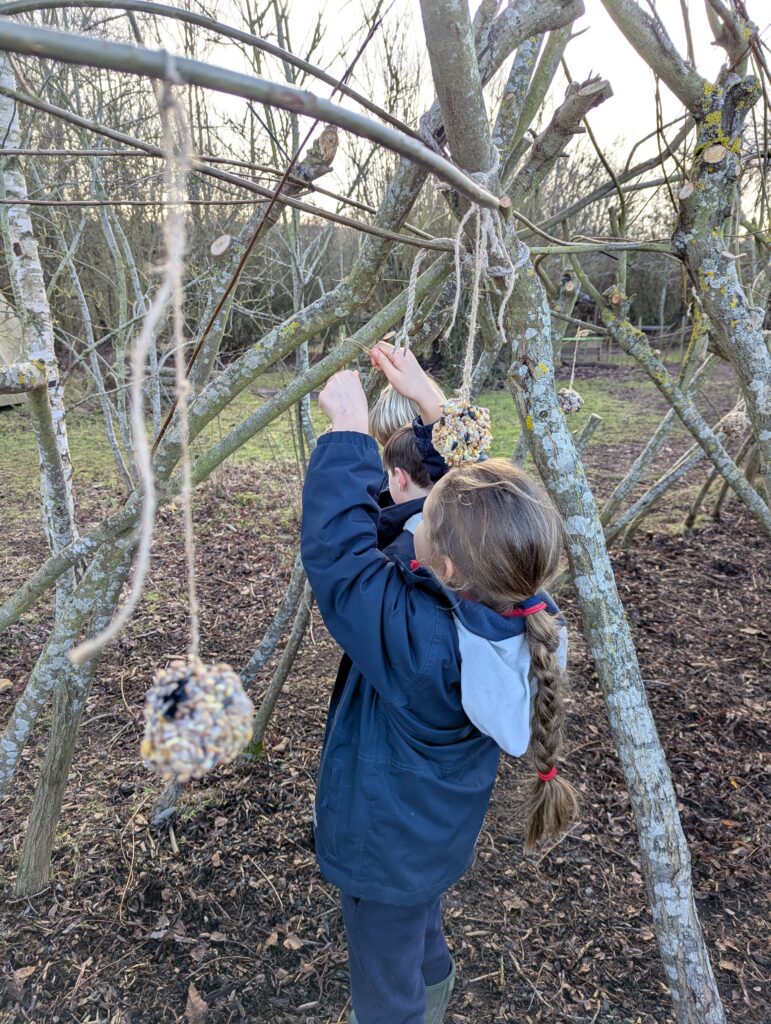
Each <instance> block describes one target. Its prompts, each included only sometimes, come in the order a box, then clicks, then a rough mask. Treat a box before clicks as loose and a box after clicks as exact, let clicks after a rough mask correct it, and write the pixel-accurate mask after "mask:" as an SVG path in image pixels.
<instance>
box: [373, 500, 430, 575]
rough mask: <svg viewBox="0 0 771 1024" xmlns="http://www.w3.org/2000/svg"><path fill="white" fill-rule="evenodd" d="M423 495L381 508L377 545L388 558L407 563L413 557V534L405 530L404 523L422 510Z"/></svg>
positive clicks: (424, 501) (423, 503)
mask: <svg viewBox="0 0 771 1024" xmlns="http://www.w3.org/2000/svg"><path fill="white" fill-rule="evenodd" d="M425 503H426V499H425V497H423V498H413V499H412V501H404V502H402V503H401V505H389V506H388V507H387V508H381V510H380V521H379V522H378V527H377V546H378V547H379V548H380V550H381V551H382V552H384V553H385V554H386V555H388V557H389V558H398V559H399V560H400V561H402V562H406V563H407V565H409V563H410V562H411V561H412V559H413V558H414V557H415V536H414V534H412V533H410V531H409V530H405V529H404V527H405V524H406V523H407V522H408V521H409V520H410V519H412V517H413V516H414V515H416V514H417V513H418V512H422V511H423V506H424V505H425Z"/></svg>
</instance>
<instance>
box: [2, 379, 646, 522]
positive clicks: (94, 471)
mask: <svg viewBox="0 0 771 1024" xmlns="http://www.w3.org/2000/svg"><path fill="white" fill-rule="evenodd" d="M288 378H289V373H288V371H285V370H278V371H275V372H273V373H271V374H270V375H268V376H265V377H262V378H261V379H260V381H259V386H260V388H262V389H264V388H270V387H273V388H275V387H280V386H282V384H285V383H286V382H287V380H288ZM560 383H561V385H567V380H563V381H561V382H560ZM630 384H631V382H627V381H625V382H624V388H626V387H628V386H630ZM618 386H619V385H618V383H617V382H614V381H612V380H608V381H604V380H602V379H597V380H583V381H580V382H579V390H580V393H581V395H582V397H583V399H584V406H583V408H582V409H581V411H580V412H579V413H574V414H573V415H572V416H571V417H570V419H569V425H570V428H571V430H579V431H580V430H581V428H582V427H583V425H584V423H585V422H586V420H587V419H588V418H589V416H590V415H591V413H596V414H597V415H599V416H601V417H602V419H603V423H602V425H601V427H600V428H599V429H598V430H597V432H596V434H595V435H594V439H593V442H592V443H600V444H617V443H623V442H626V441H632V440H639V439H640V438H643V437H645V436H646V435H647V434H649V433H650V432H651V431H652V429H653V428H654V427H655V425H656V424H657V423H658V421H659V419H660V413H658V412H657V411H655V409H653V408H651V403H646V401H645V391H644V388H647V389H648V393H649V394H651V395H652V394H653V391H654V389H653V385H651V384H650V383H646V382H644V381H641V382H639V384H637V383H635V384H634V385H633V386H634V388H635V390H636V391H639V393H640V401H639V402H636V403H634V406H633V407H632V406H631V404H630V402H629V401H628V400H627V399H623V398H620V397H618V396H617V395H614V394H613V392H614V390H618ZM265 401H266V399H265V398H264V397H263V396H260V395H258V394H256V388H255V389H247V390H246V391H244V392H242V393H241V394H240V395H239V396H238V397H237V398H236V399H235V401H233V402H232V403H231V404H230V405H229V406H228V407H227V408H226V409H225V410H224V411H223V412H222V413H221V415H220V416H218V417H217V418H216V419H215V420H213V421H212V422H211V423H210V424H209V425H208V426H207V427H206V428H205V429H204V430H203V431H202V433H201V434H200V435H199V437H198V438H196V441H195V442H194V444H193V454H194V456H195V455H198V454H201V453H202V452H203V451H205V450H206V449H207V448H209V447H210V446H211V445H213V444H216V443H217V442H218V441H219V440H220V439H221V438H222V437H224V436H225V435H226V434H227V433H228V431H229V430H231V429H232V428H233V427H234V426H236V425H237V424H238V423H240V422H242V421H243V420H244V419H245V418H246V417H247V416H249V415H250V414H251V413H252V412H253V411H254V410H255V408H257V407H259V406H260V405H262V404H263V403H264V402H265ZM480 404H482V405H485V406H487V407H488V408H489V409H490V414H491V417H492V423H493V436H494V445H493V454H495V455H510V454H511V453H512V451H513V450H514V446H515V444H516V441H517V437H518V436H519V421H518V418H517V414H516V410H515V408H514V402H513V400H512V397H511V395H510V393H509V392H508V391H507V390H505V389H502V390H500V391H488V392H485V393H484V394H483V395H480ZM311 415H312V419H313V423H314V426H315V428H316V430H317V432H318V433H321V432H323V431H324V430H325V429H326V425H327V423H326V419H325V417H324V416H323V414H322V413H321V411H320V409H319V407H318V404H317V403H316V402H313V404H312V409H311ZM67 430H68V435H69V439H70V449H71V453H72V462H73V467H74V471H75V488H76V491H77V488H78V485H79V484H81V483H83V484H85V485H87V486H89V487H92V486H94V485H97V486H99V487H101V488H103V489H107V490H108V491H114V493H115V501H116V502H118V501H119V500H120V496H119V491H118V475H117V471H116V467H115V462H114V459H113V455H112V452H111V450H110V447H109V444H108V442H107V438H106V436H105V430H104V424H103V422H102V419H101V417H100V416H99V415H95V414H94V413H93V412H90V411H89V412H87V411H85V410H84V409H83V408H82V407H79V408H76V409H74V410H73V411H72V413H71V414H70V415H69V417H68V421H67ZM231 459H232V460H233V461H235V462H252V461H258V462H269V461H289V462H291V463H293V464H296V463H297V462H299V439H298V433H297V424H296V420H295V416H294V412H293V411H289V412H286V413H283V414H282V415H281V416H279V417H278V418H277V419H276V420H274V422H273V423H271V424H270V426H269V427H267V428H266V429H265V430H263V431H262V432H260V433H259V434H257V435H256V436H255V437H253V438H251V439H249V440H248V441H247V442H246V443H245V444H243V445H242V446H241V448H239V449H238V451H237V452H235V453H234V455H233V456H231ZM0 479H2V481H3V490H4V496H5V497H6V501H4V503H3V506H4V507H3V518H4V520H5V521H6V522H9V521H12V520H18V519H19V518H21V517H22V516H29V515H30V514H34V515H37V514H38V512H37V510H38V505H39V486H40V481H39V469H38V455H37V445H36V442H35V437H34V433H33V430H32V423H31V420H30V417H29V414H28V412H27V409H26V407H25V406H23V405H20V406H15V407H12V408H8V409H5V410H3V411H2V412H0ZM235 497H236V499H237V501H238V503H239V504H243V505H244V506H246V505H248V504H250V503H251V501H252V499H253V496H252V495H241V494H239V495H236V496H235Z"/></svg>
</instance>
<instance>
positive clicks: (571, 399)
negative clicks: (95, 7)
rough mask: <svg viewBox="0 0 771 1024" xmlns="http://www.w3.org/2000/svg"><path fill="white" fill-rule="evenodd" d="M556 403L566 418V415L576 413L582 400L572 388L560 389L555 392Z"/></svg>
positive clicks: (582, 402)
mask: <svg viewBox="0 0 771 1024" xmlns="http://www.w3.org/2000/svg"><path fill="white" fill-rule="evenodd" d="M557 401H558V402H559V404H560V409H562V411H563V413H564V414H565V415H566V416H567V415H568V413H571V412H578V410H579V409H580V408H581V406H582V405H583V404H584V400H583V398H581V396H580V395H579V393H578V392H577V391H575V390H574V389H573V388H560V389H559V391H558V392H557Z"/></svg>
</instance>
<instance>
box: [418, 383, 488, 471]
mask: <svg viewBox="0 0 771 1024" xmlns="http://www.w3.org/2000/svg"><path fill="white" fill-rule="evenodd" d="M431 440H432V441H433V444H434V448H436V450H437V451H438V452H439V454H440V455H441V456H442V458H443V459H444V461H445V462H446V463H447V465H448V466H460V465H462V464H463V463H464V462H476V461H477V459H479V458H480V457H481V456H482V455H484V453H485V452H486V451H488V450H489V448H490V446H491V445H492V443H493V435H492V432H491V430H490V410H489V409H483V408H481V406H478V405H471V404H470V403H469V402H467V401H465V400H464V399H462V398H450V399H448V400H447V401H446V402H445V403H444V405H443V406H442V416H441V419H439V420H437V421H436V423H435V424H434V429H433V431H432V433H431Z"/></svg>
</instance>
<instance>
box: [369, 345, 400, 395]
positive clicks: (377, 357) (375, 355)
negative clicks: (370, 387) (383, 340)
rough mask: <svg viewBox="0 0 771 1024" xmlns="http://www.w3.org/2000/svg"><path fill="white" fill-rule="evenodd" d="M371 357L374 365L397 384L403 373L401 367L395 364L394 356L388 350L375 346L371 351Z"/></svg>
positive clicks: (392, 382) (391, 382)
mask: <svg viewBox="0 0 771 1024" xmlns="http://www.w3.org/2000/svg"><path fill="white" fill-rule="evenodd" d="M370 359H371V360H372V365H373V366H374V367H375V368H376V369H377V370H380V372H381V373H383V374H385V376H386V379H387V380H388V382H389V383H390V384H393V385H394V386H395V385H396V382H397V381H398V380H399V378H400V376H401V374H400V372H399V369H398V368H397V367H396V366H394V362H393V357H392V356H390V355H389V354H388V352H382V351H380V350H379V349H376V348H375V349H373V350H372V352H371V353H370Z"/></svg>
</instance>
